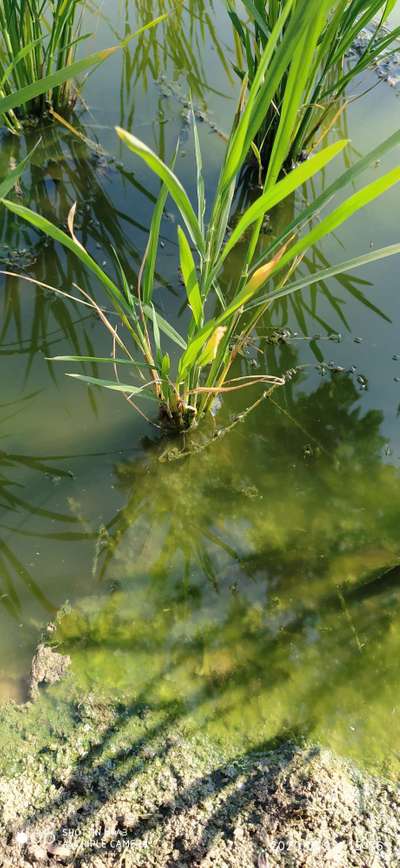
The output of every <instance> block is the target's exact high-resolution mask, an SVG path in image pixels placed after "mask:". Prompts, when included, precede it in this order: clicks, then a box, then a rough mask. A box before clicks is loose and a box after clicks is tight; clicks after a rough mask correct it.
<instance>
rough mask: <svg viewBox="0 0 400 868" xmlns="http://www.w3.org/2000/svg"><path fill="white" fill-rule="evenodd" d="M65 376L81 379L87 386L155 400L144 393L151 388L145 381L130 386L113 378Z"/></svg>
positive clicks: (83, 375) (81, 375)
mask: <svg viewBox="0 0 400 868" xmlns="http://www.w3.org/2000/svg"><path fill="white" fill-rule="evenodd" d="M65 376H66V377H71V379H73V380H81V382H82V383H87V384H88V385H89V386H100V387H101V388H102V389H111V390H112V391H113V392H123V393H124V394H125V395H142V396H143V397H144V398H150V399H151V400H153V401H156V400H157V399H156V398H155V397H154V395H149V394H146V393H145V390H146V389H150V388H153V384H152V383H146V385H144V386H132V385H129V384H127V383H117V382H115V380H101V379H100V378H99V377H87V376H86V375H85V374H66V375H65Z"/></svg>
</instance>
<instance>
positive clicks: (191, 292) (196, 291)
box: [178, 226, 203, 327]
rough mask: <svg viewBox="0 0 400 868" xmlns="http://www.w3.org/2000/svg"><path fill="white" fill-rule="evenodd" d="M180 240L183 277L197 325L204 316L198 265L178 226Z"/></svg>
mask: <svg viewBox="0 0 400 868" xmlns="http://www.w3.org/2000/svg"><path fill="white" fill-rule="evenodd" d="M178 240H179V258H180V266H181V271H182V277H183V281H184V284H185V289H186V295H187V297H188V302H189V305H190V308H191V311H192V313H193V318H194V321H195V323H196V326H198V327H199V326H200V325H201V321H202V318H203V302H202V300H201V294H200V288H199V284H198V281H197V274H196V266H195V263H194V259H193V255H192V251H191V249H190V245H189V242H188V240H187V238H186V235H185V233H184V232H183V231H182V229H181V227H180V226H178Z"/></svg>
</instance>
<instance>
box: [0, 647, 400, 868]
mask: <svg viewBox="0 0 400 868" xmlns="http://www.w3.org/2000/svg"><path fill="white" fill-rule="evenodd" d="M49 653H50V654H52V653H54V652H49ZM40 655H41V659H44V657H43V651H41V652H40ZM47 656H48V655H46V657H47ZM54 659H55V658H54ZM51 662H54V661H53V660H52V661H51ZM56 662H57V666H58V664H59V661H57V660H56ZM66 665H67V664H66ZM61 668H63V667H62V666H61ZM58 670H59V671H60V667H59V666H58ZM63 674H64V675H65V678H64V681H63V682H62V683H60V684H56V685H53V686H50V687H44V688H42V689H41V690H40V697H39V698H38V699H37V701H35V702H29V703H26V704H25V705H16V704H14V703H10V704H8V705H7V706H3V708H2V709H1V711H0V866H4V868H5V866H7V868H9V866H10V868H11V866H15V868H17V866H18V868H24V866H26V868H27V866H29V865H43V866H48V865H57V864H60V865H74V866H75V865H76V866H80V868H84V866H91V868H95V866H98V868H100V866H107V865H112V866H114V865H115V866H140V868H147V866H155V868H158V866H160V868H161V866H163V868H164V866H165V868H167V866H178V868H179V866H180V868H184V866H187V868H189V866H194V868H196V866H199V868H200V866H201V868H211V866H216V868H224V866H232V868H233V866H235V868H236V866H238V868H239V866H240V868H248V866H249V868H250V866H257V868H267V866H275V865H276V866H309V868H314V866H315V868H317V866H318V868H321V866H329V868H331V866H368V868H370V866H381V865H382V866H396V865H398V864H399V861H400V844H399V843H398V842H399V841H400V834H399V833H400V793H399V790H398V788H397V787H396V785H395V784H394V783H393V782H387V781H385V780H383V779H378V778H374V777H371V776H369V775H366V774H365V773H363V772H361V770H359V769H357V768H356V767H355V766H354V765H352V764H350V763H348V762H346V761H344V760H343V759H340V758H338V757H336V756H334V755H333V754H332V753H331V752H329V751H327V750H324V749H321V748H320V747H318V746H315V745H307V744H306V743H304V742H302V743H298V742H296V741H295V740H293V738H292V739H290V740H286V741H285V742H283V743H281V744H280V745H277V744H276V743H275V744H260V745H259V748H258V749H257V751H254V750H252V751H251V752H249V753H248V754H242V755H240V756H237V755H236V756H232V755H231V754H230V752H229V749H227V747H226V746H224V745H216V744H215V742H211V741H209V740H208V739H206V738H203V737H199V736H196V737H193V735H191V734H190V733H189V732H188V731H186V729H185V725H184V723H182V719H181V718H180V716H179V715H178V714H176V715H174V713H173V710H172V709H171V707H170V706H168V710H167V712H166V713H165V711H164V709H163V708H162V706H158V707H153V708H151V707H148V706H147V705H146V703H145V702H144V701H142V699H141V698H140V697H139V698H138V700H137V702H136V703H134V704H132V702H129V703H128V702H127V701H126V702H125V701H124V698H123V697H121V702H119V703H118V704H115V705H110V703H109V701H105V700H102V699H101V697H100V696H99V695H98V694H96V695H95V694H87V695H86V696H82V695H81V693H80V692H79V691H78V689H77V687H76V685H74V678H73V675H72V674H71V673H69V672H68V673H66V670H65V671H64V672H63ZM34 693H35V691H34ZM178 720H179V723H178Z"/></svg>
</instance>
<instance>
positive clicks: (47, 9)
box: [0, 0, 165, 133]
mask: <svg viewBox="0 0 400 868" xmlns="http://www.w3.org/2000/svg"><path fill="white" fill-rule="evenodd" d="M85 7H86V0H0V118H1V119H2V121H3V123H4V124H5V125H6V126H7V127H8V129H9V130H10V131H11V132H13V133H19V132H20V131H21V128H22V126H23V123H24V122H26V120H27V119H31V118H32V117H36V118H41V117H42V116H43V113H44V112H45V110H46V109H50V111H57V110H58V111H60V110H62V109H65V108H66V107H67V106H68V105H70V104H71V103H73V102H74V100H75V95H76V89H75V86H74V84H73V82H74V79H75V78H76V77H77V76H79V75H82V73H84V72H86V71H87V70H88V69H90V68H91V67H94V66H97V65H98V64H99V63H102V62H103V61H104V60H105V59H106V58H107V57H109V56H110V55H111V54H113V53H114V52H115V51H117V50H118V49H120V48H124V47H126V45H128V44H129V42H130V41H131V40H132V39H133V38H134V37H135V36H138V35H139V34H140V33H142V32H144V31H145V30H148V29H149V28H151V27H153V26H155V25H156V24H158V23H159V22H161V21H163V20H164V17H165V16H164V15H161V16H159V18H157V19H156V20H155V21H151V22H149V23H147V24H145V25H144V26H143V27H141V28H140V29H139V30H138V31H137V32H136V33H132V34H129V35H128V36H127V38H126V39H125V40H123V41H122V42H121V43H120V44H119V45H116V46H113V47H112V48H108V49H105V50H103V51H98V52H95V53H94V54H91V55H89V56H88V57H84V58H82V59H80V60H75V54H76V50H77V47H78V45H79V43H80V42H81V41H82V40H83V39H85V38H86V37H85V35H81V34H80V28H81V22H82V15H83V12H84V9H85Z"/></svg>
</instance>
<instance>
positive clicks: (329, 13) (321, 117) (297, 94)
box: [228, 0, 400, 177]
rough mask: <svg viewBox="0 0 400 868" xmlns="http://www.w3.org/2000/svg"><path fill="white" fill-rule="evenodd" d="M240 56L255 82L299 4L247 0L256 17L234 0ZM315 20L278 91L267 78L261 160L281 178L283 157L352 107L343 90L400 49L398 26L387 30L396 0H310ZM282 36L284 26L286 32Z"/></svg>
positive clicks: (257, 147)
mask: <svg viewBox="0 0 400 868" xmlns="http://www.w3.org/2000/svg"><path fill="white" fill-rule="evenodd" d="M228 5H229V14H230V17H231V19H232V22H233V25H234V29H235V38H236V46H237V49H238V51H237V54H238V53H239V57H240V56H241V59H242V62H241V64H240V65H239V66H237V67H236V71H237V72H238V74H239V75H240V77H241V78H242V80H246V81H248V84H249V86H250V87H251V85H252V83H253V81H254V78H255V76H256V75H257V71H258V68H259V63H260V59H261V57H262V56H263V52H264V50H265V47H266V46H267V45H268V44H270V37H271V34H272V33H273V30H274V28H275V26H276V24H277V22H278V21H279V18H280V17H281V16H282V14H284V15H286V17H287V23H286V26H287V27H289V26H290V23H291V20H292V19H293V18H295V19H297V18H298V15H297V12H298V8H296V7H298V6H299V5H300V6H301V5H302V4H293V3H292V2H290V0H243V5H244V6H245V8H246V10H247V12H248V13H249V18H250V23H245V22H244V21H242V20H241V19H240V17H239V15H238V14H237V12H236V9H235V5H234V2H233V0H228ZM305 5H306V6H307V5H309V6H310V8H311V9H312V10H313V19H312V21H311V23H310V26H309V28H307V29H304V28H303V29H302V31H301V33H299V40H298V43H297V46H296V50H295V51H293V55H292V57H291V62H290V64H288V65H287V68H286V70H285V73H284V75H283V76H282V77H281V79H280V81H279V84H278V85H277V87H276V89H275V91H274V92H273V93H272V92H271V91H270V88H269V83H268V80H267V78H265V82H264V89H265V94H266V99H265V108H264V119H263V122H262V124H261V125H260V127H259V129H258V132H257V135H256V136H255V138H254V143H253V152H254V155H255V157H256V162H257V163H258V165H259V166H260V165H262V166H263V168H264V169H267V170H268V172H269V173H270V176H271V177H275V175H276V168H277V165H279V164H280V163H281V162H282V159H281V155H282V153H283V155H284V160H285V161H286V162H287V163H288V164H290V163H291V162H293V161H294V160H297V159H299V158H300V157H302V156H305V155H306V154H307V152H308V151H309V150H310V149H311V148H312V147H313V146H314V145H315V144H316V143H317V142H319V141H321V140H322V139H323V137H324V136H325V135H326V134H327V132H328V131H329V129H330V128H331V127H332V126H333V125H334V124H336V122H337V120H338V117H339V116H340V114H341V112H342V111H343V108H344V107H345V105H346V98H345V91H346V89H347V88H348V86H349V85H351V84H352V82H353V81H354V80H355V78H356V76H358V75H359V74H360V73H361V72H364V71H365V70H366V69H368V68H369V67H371V66H372V65H373V64H374V63H376V61H377V60H378V59H379V58H381V57H382V56H383V55H385V56H387V54H388V53H390V52H391V51H394V50H396V48H397V49H398V48H399V44H398V42H397V40H398V37H399V35H400V27H396V28H395V29H394V30H392V31H388V30H387V28H386V23H387V20H388V17H389V15H390V13H391V12H392V10H393V8H394V6H395V5H396V0H322V2H320V3H316V2H313V0H310V2H309V3H307V4H305ZM366 28H367V29H368V31H369V36H370V38H369V39H368V40H367V43H366V45H364V42H362V43H361V48H360V50H359V51H358V53H357V59H356V61H355V62H350V60H349V59H348V53H349V51H350V49H351V48H352V46H353V45H354V44H356V43H357V41H358V40H359V39H360V36H361V35H362V34H363V31H365V29H366ZM280 39H281V40H283V39H284V31H282V33H281V37H280Z"/></svg>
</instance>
